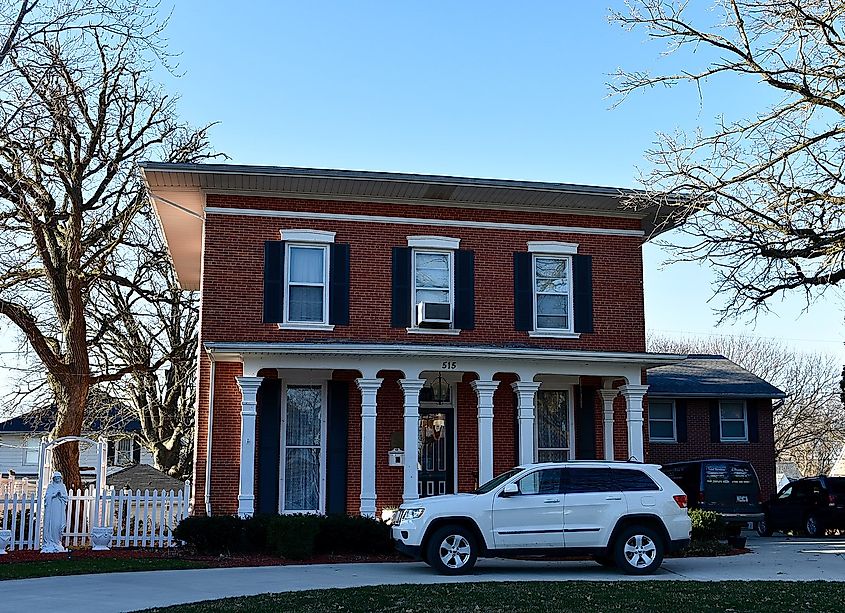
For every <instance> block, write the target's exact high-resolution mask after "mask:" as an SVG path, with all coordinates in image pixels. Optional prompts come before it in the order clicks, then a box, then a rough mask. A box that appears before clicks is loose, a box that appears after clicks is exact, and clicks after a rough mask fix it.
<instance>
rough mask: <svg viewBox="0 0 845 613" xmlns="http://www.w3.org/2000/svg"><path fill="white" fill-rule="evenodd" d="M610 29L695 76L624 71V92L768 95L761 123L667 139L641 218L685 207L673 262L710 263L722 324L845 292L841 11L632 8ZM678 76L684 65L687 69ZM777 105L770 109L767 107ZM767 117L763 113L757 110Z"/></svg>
mask: <svg viewBox="0 0 845 613" xmlns="http://www.w3.org/2000/svg"><path fill="white" fill-rule="evenodd" d="M626 6H627V10H625V11H612V12H611V15H610V18H611V21H613V22H615V23H617V24H619V25H621V26H623V27H624V28H627V29H635V30H638V31H642V32H644V33H645V34H646V35H647V36H648V37H649V38H651V39H653V40H656V41H662V42H665V44H666V50H665V51H666V54H675V56H676V59H679V56H680V59H681V60H682V62H683V63H684V64H685V66H684V68H683V69H680V70H678V71H677V72H671V73H667V74H650V73H649V72H645V71H631V70H623V69H620V70H619V71H618V72H617V74H616V75H615V76H616V79H615V81H614V82H613V83H612V84H611V85H610V88H611V91H612V93H613V94H615V95H616V96H617V99H618V100H619V101H620V102H621V101H622V100H624V98H626V97H627V96H629V95H631V94H633V93H634V92H637V91H639V90H645V89H650V88H652V87H654V86H657V85H662V86H666V87H674V86H676V85H677V84H679V83H683V82H686V83H689V84H692V85H693V86H695V87H697V88H698V91H699V92H700V93H701V95H702V96H703V95H705V94H706V92H707V87H708V85H709V84H711V83H713V82H715V81H717V80H722V81H723V82H726V83H727V84H728V85H729V86H730V84H733V83H735V82H739V81H741V80H751V82H753V83H756V84H759V88H760V92H759V93H760V97H759V98H758V99H759V100H760V101H761V102H760V103H759V104H757V108H752V110H751V111H750V113H749V116H748V117H746V118H742V119H737V120H727V119H725V118H724V117H721V116H720V117H717V118H716V120H715V122H714V126H713V128H712V129H711V130H709V131H698V132H696V133H691V134H685V133H675V134H669V133H660V134H658V138H657V144H656V146H655V147H654V148H653V149H652V150H650V151H648V152H647V158H648V160H649V162H650V164H651V166H652V169H651V170H650V171H648V172H647V173H645V174H644V175H643V177H642V182H643V184H644V185H645V186H646V188H647V190H646V194H645V195H644V196H642V197H638V198H635V199H634V200H633V201H632V204H633V205H634V206H641V205H644V204H652V205H653V204H654V203H659V204H666V203H668V202H670V201H671V202H672V203H673V205H674V207H673V210H674V213H675V214H674V216H673V223H674V222H675V221H677V220H678V218H679V217H680V218H682V219H685V220H686V223H685V224H684V225H683V227H682V234H681V235H679V236H678V237H677V238H676V239H674V240H673V239H668V240H664V241H662V244H663V245H664V246H665V247H666V248H667V249H669V250H670V252H671V253H672V258H673V259H674V260H689V261H703V260H707V261H709V262H711V263H712V264H713V265H714V267H715V271H716V275H717V279H716V286H715V288H714V290H715V293H716V294H718V295H719V296H720V297H724V298H725V302H724V305H723V306H722V307H721V308H720V313H721V315H722V317H723V318H724V317H731V316H736V315H738V314H743V313H754V312H756V311H758V310H759V309H761V308H763V309H765V308H767V301H769V300H770V299H771V298H773V297H775V296H778V295H782V294H783V293H787V292H791V291H793V290H798V291H803V292H804V293H805V296H806V299H807V302H808V304H809V302H810V300H811V299H812V298H813V297H815V296H817V295H819V294H821V293H823V292H824V291H825V290H826V289H829V288H830V287H831V286H835V285H837V284H839V283H840V282H841V281H842V280H843V279H845V189H843V175H842V169H843V165H845V100H843V96H845V39H843V29H845V3H843V2H841V1H840V0H715V1H714V2H713V3H712V10H710V11H707V10H706V7H704V6H702V3H696V2H688V1H679V0H630V1H629V2H627V3H626ZM675 63H676V64H677V62H675ZM772 98H774V100H775V101H774V102H773V103H771V104H768V105H766V104H765V103H764V102H763V101H765V100H769V99H772ZM748 102H749V103H750V104H754V103H753V101H748Z"/></svg>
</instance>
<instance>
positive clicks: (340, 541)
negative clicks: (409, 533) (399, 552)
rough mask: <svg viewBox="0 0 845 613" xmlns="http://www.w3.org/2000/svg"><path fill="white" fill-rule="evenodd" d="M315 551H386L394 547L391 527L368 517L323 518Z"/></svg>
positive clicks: (364, 552)
mask: <svg viewBox="0 0 845 613" xmlns="http://www.w3.org/2000/svg"><path fill="white" fill-rule="evenodd" d="M315 550H316V551H317V552H318V553H362V554H368V553H385V552H388V551H392V550H393V542H392V541H391V539H390V526H388V525H387V524H386V523H384V522H382V521H379V520H377V519H373V518H371V517H358V516H350V515H329V516H327V517H322V518H321V521H320V532H319V533H318V534H317V539H316V542H315Z"/></svg>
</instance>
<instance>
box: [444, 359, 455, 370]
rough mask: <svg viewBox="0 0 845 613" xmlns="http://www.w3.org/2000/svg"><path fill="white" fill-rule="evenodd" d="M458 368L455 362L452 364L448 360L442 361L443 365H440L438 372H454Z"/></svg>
mask: <svg viewBox="0 0 845 613" xmlns="http://www.w3.org/2000/svg"><path fill="white" fill-rule="evenodd" d="M457 367H458V363H457V362H452V361H449V360H443V363H442V364H441V365H440V370H455V369H456V368H457Z"/></svg>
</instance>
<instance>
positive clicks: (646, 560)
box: [613, 526, 663, 575]
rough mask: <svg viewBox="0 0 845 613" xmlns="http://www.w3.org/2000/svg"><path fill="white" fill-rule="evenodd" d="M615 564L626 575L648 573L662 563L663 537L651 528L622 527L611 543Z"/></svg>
mask: <svg viewBox="0 0 845 613" xmlns="http://www.w3.org/2000/svg"><path fill="white" fill-rule="evenodd" d="M613 557H614V559H615V560H616V565H617V566H618V567H619V568H621V569H622V570H623V571H624V572H625V574H628V575H649V574H651V573H653V572H654V571H656V570H657V569H658V568H660V565H661V564H662V563H663V539H662V538H660V536H658V535H657V533H656V532H655V531H654V530H652V529H651V528H647V527H645V526H630V527H628V528H624V529H623V530H622V531H621V532H620V533H619V535H618V536H617V537H616V541H615V542H614V543H613Z"/></svg>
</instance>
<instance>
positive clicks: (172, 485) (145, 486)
mask: <svg viewBox="0 0 845 613" xmlns="http://www.w3.org/2000/svg"><path fill="white" fill-rule="evenodd" d="M106 484H107V485H109V486H112V487H114V488H116V489H129V490H132V491H133V492H134V491H135V490H141V491H142V492H143V491H144V490H150V491H151V492H152V491H153V490H159V491H161V490H165V491H168V492H169V491H171V490H172V491H175V492H178V491H180V490H181V489H182V488H183V487H185V484H184V483H182V482H181V481H179V479H174V478H173V477H171V476H170V475H168V474H166V473H163V472H161V471H160V470H158V469H157V468H154V467H153V466H150V465H148V464H134V465H133V466H130V467H128V468H124V469H123V470H119V471H117V472H116V473H112V474H110V475H109V476H108V477H106Z"/></svg>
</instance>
